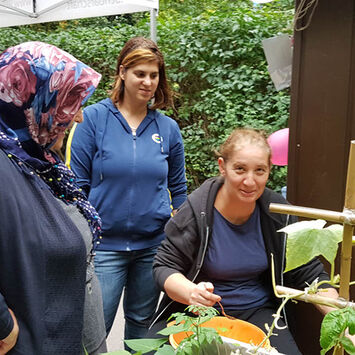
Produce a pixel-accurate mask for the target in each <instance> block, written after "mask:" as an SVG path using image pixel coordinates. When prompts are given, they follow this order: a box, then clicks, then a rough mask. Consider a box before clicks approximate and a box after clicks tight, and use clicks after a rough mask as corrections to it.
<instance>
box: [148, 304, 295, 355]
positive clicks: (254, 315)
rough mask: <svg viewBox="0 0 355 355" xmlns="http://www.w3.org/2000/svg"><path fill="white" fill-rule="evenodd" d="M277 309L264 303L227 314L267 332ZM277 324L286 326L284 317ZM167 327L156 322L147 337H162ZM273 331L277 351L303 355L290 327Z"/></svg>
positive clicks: (162, 322) (287, 354)
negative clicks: (160, 333) (161, 332)
mask: <svg viewBox="0 0 355 355" xmlns="http://www.w3.org/2000/svg"><path fill="white" fill-rule="evenodd" d="M276 310H277V308H276V307H274V306H271V305H270V306H269V305H264V306H262V307H258V308H253V309H248V310H243V311H230V310H226V314H228V315H230V316H233V317H235V318H238V319H241V320H244V321H247V322H249V323H252V324H254V325H256V326H257V327H259V328H260V329H262V330H263V331H264V332H265V333H266V330H265V323H267V324H268V325H269V326H271V324H272V322H273V320H274V317H273V316H272V315H273V314H275V313H276ZM277 324H278V326H280V327H283V326H285V322H284V320H283V319H282V318H281V319H279V321H278V323H277ZM165 327H166V320H161V321H159V322H157V323H155V324H154V325H153V326H152V327H151V328H150V329H149V331H148V333H147V335H146V338H162V336H160V335H158V334H156V333H157V332H158V331H159V330H161V329H163V328H165ZM273 333H275V334H277V335H273V336H271V338H270V343H271V346H273V347H274V348H276V349H277V351H279V352H280V353H283V354H286V355H302V353H301V352H300V350H299V349H298V346H297V344H296V342H295V340H294V339H293V336H292V334H291V332H290V331H289V329H288V328H285V329H282V330H279V329H276V328H275V329H274V331H273ZM149 354H150V353H149Z"/></svg>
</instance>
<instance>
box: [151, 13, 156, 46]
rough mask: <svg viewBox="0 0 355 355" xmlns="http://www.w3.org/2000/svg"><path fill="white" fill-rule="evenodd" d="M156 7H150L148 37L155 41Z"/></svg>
mask: <svg viewBox="0 0 355 355" xmlns="http://www.w3.org/2000/svg"><path fill="white" fill-rule="evenodd" d="M157 14H158V10H157V9H150V39H151V40H152V41H154V42H155V43H157Z"/></svg>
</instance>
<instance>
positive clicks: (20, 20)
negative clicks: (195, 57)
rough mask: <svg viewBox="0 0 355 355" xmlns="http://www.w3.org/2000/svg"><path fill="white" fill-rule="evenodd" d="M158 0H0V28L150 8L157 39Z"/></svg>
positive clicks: (151, 27)
mask: <svg viewBox="0 0 355 355" xmlns="http://www.w3.org/2000/svg"><path fill="white" fill-rule="evenodd" d="M158 8H159V0H62V1H58V0H0V27H9V26H19V25H28V24H34V23H42V22H51V21H63V20H73V19H77V18H85V17H97V16H108V15H118V14H124V13H132V12H141V11H150V15H151V18H150V32H151V33H150V35H151V38H152V39H153V40H154V41H156V18H155V17H156V14H157V11H158Z"/></svg>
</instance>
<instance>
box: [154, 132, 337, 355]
mask: <svg viewBox="0 0 355 355" xmlns="http://www.w3.org/2000/svg"><path fill="white" fill-rule="evenodd" d="M270 158H271V150H270V146H269V145H268V143H267V140H266V138H265V136H264V135H263V134H262V133H261V132H258V131H255V130H251V129H236V130H235V131H234V132H233V133H232V134H231V135H230V136H229V137H228V139H227V140H226V142H225V143H224V144H223V145H222V146H221V148H220V151H219V158H218V166H219V170H220V173H221V177H218V178H212V179H209V180H207V181H206V182H205V183H204V184H203V185H202V186H201V187H200V188H198V189H197V190H195V191H194V192H193V193H192V194H191V195H190V196H189V197H188V200H187V201H186V202H185V203H184V204H183V205H182V206H181V208H180V209H179V211H178V213H177V214H176V215H175V216H174V217H173V218H172V219H171V220H170V221H169V222H168V224H167V225H166V229H165V233H166V236H167V238H166V240H165V241H164V242H163V243H162V245H161V247H160V248H159V250H158V253H157V256H156V258H155V262H154V277H155V280H156V281H157V283H158V285H159V286H160V288H161V289H162V290H164V291H165V292H166V294H167V296H165V297H164V299H163V300H162V303H161V306H160V309H159V311H158V313H157V316H156V321H159V319H164V318H165V319H166V318H167V316H169V315H170V314H171V312H172V311H176V310H177V309H178V308H177V307H176V304H175V305H174V306H173V302H171V300H173V301H176V302H178V303H179V304H180V305H181V304H183V305H203V306H215V307H216V308H217V309H219V310H221V308H220V305H219V304H218V302H220V303H221V304H222V306H223V308H224V310H225V312H226V313H227V314H229V315H231V316H234V317H237V318H239V319H243V320H246V321H249V322H251V323H253V324H255V325H257V326H259V327H261V328H262V329H264V324H265V323H268V324H269V325H270V324H271V323H272V321H273V316H272V315H273V314H274V313H275V312H276V309H277V307H278V302H277V299H276V298H275V296H274V294H273V290H272V284H271V271H270V264H271V254H272V255H273V257H274V263H275V270H276V275H275V276H276V282H277V284H279V285H286V286H291V287H295V288H300V289H303V288H304V287H306V286H307V283H309V284H310V283H311V282H312V281H313V280H314V279H315V278H317V277H319V280H327V279H328V275H327V274H326V272H325V271H324V269H323V265H322V264H321V263H320V261H319V260H318V259H314V260H312V261H311V262H310V263H308V264H307V265H304V266H302V267H300V268H298V269H295V270H292V271H290V272H287V273H285V274H284V275H283V269H284V259H285V245H286V239H285V236H284V235H283V234H281V233H278V232H277V231H278V230H279V229H281V228H282V227H284V226H285V225H287V224H289V223H293V222H295V221H296V219H295V218H294V217H290V216H285V215H279V214H274V213H270V212H269V204H270V203H272V202H275V203H287V202H286V201H285V200H284V199H283V197H282V196H281V195H279V194H277V193H275V192H273V191H271V190H269V189H268V188H266V187H265V185H266V183H267V180H268V177H269V173H270V167H271V163H270ZM324 294H326V295H327V296H329V297H337V292H336V291H335V290H334V289H328V290H327V291H326V292H325V293H322V295H324ZM169 301H170V304H169ZM181 306H182V305H181ZM317 307H318V308H319V309H320V310H321V311H322V312H323V313H326V312H328V311H329V310H330V309H329V308H327V307H324V306H317ZM183 308H184V306H182V307H181V309H183ZM181 309H180V310H181ZM158 323H159V322H158ZM278 324H279V325H285V326H286V325H287V324H286V320H285V319H284V320H281V321H280V322H279V323H278ZM159 327H161V326H159V324H156V325H155V326H154V329H157V328H159ZM277 333H278V336H275V337H272V338H271V344H272V346H274V347H276V348H277V350H279V351H280V352H284V353H286V354H295V355H296V354H300V351H299V350H298V347H297V345H296V343H295V342H294V340H293V337H292V335H291V334H290V332H289V330H288V329H287V328H286V329H284V330H278V331H277Z"/></svg>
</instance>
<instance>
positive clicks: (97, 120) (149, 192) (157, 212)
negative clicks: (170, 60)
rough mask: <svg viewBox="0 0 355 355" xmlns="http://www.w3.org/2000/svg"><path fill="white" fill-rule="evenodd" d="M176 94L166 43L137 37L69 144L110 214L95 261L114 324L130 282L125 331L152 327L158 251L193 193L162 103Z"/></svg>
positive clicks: (71, 156) (105, 215)
mask: <svg viewBox="0 0 355 355" xmlns="http://www.w3.org/2000/svg"><path fill="white" fill-rule="evenodd" d="M153 98H154V100H152V99H153ZM151 101H152V104H151V105H150V106H149V103H150V102H151ZM170 101H171V98H170V93H169V89H168V84H167V80H166V74H165V65H164V59H163V56H162V54H161V52H160V50H159V49H158V47H157V46H156V44H155V43H154V42H153V41H151V40H149V39H146V38H143V37H135V38H132V39H131V40H129V41H128V42H127V43H126V44H125V46H124V47H123V49H122V51H121V53H120V55H119V57H118V61H117V70H116V80H115V84H114V89H113V91H112V94H111V97H110V98H107V99H105V100H102V101H101V102H98V103H97V104H94V105H91V106H89V107H87V108H86V109H85V111H84V123H83V124H82V125H78V126H77V127H74V129H73V130H72V132H71V135H70V137H69V140H68V144H67V164H68V165H70V167H71V168H72V170H73V171H74V173H75V174H76V175H77V176H78V182H79V184H80V185H81V187H82V188H83V190H84V191H85V192H86V194H87V195H88V198H89V201H90V202H91V203H92V204H93V205H94V206H95V208H96V209H97V210H98V212H99V215H100V217H101V219H102V222H103V233H102V239H101V240H100V244H99V245H98V247H97V250H98V251H97V255H96V257H95V268H96V273H97V275H98V277H99V280H100V283H101V287H102V293H103V302H104V313H105V323H106V331H107V333H109V331H110V329H111V326H112V323H113V321H114V318H115V315H116V312H117V308H118V304H119V301H120V297H121V293H122V291H123V289H124V290H125V291H124V301H123V308H124V314H125V320H126V325H125V339H132V338H140V337H143V336H144V335H145V333H146V330H147V327H148V324H149V322H150V319H151V317H152V315H153V314H154V311H155V308H156V305H157V302H158V297H159V291H158V290H157V288H156V286H155V282H154V280H153V276H152V262H153V258H154V256H155V254H156V249H157V247H158V246H159V245H160V242H161V241H162V240H163V239H164V237H165V235H164V226H165V223H166V222H167V220H168V219H169V218H170V216H171V214H172V213H174V210H176V209H177V208H178V207H179V206H180V205H181V204H182V203H183V202H184V201H185V199H186V178H185V161H184V148H183V142H182V137H181V134H180V130H179V127H178V125H177V123H176V122H175V121H174V120H172V119H171V118H169V117H167V116H165V115H163V114H162V113H160V112H158V111H157V110H156V109H158V108H163V107H167V106H168V105H169V104H170Z"/></svg>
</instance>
